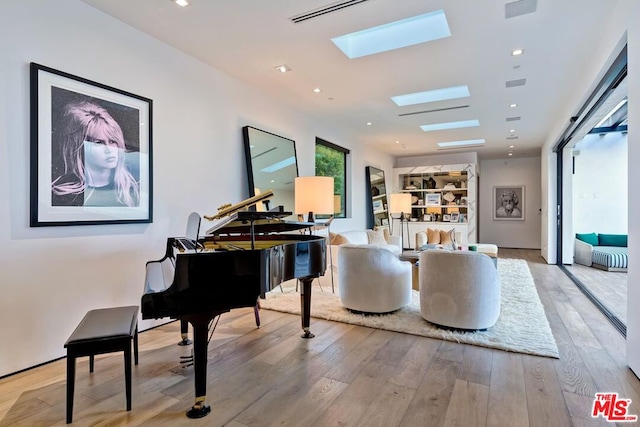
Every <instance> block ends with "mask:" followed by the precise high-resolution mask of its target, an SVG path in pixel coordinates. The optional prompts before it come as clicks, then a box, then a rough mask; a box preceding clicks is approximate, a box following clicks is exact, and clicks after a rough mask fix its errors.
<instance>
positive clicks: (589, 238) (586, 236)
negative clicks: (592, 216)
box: [576, 233, 601, 246]
mask: <svg viewBox="0 0 640 427" xmlns="http://www.w3.org/2000/svg"><path fill="white" fill-rule="evenodd" d="M576 239H578V240H582V241H583V242H585V243H588V244H590V245H592V246H598V245H599V244H601V243H598V235H597V234H596V233H583V234H580V233H576Z"/></svg>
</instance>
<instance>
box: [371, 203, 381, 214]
mask: <svg viewBox="0 0 640 427" xmlns="http://www.w3.org/2000/svg"><path fill="white" fill-rule="evenodd" d="M382 210H383V204H382V200H374V201H373V213H374V214H376V213H378V212H379V211H382Z"/></svg>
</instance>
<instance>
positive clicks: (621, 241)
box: [598, 234, 627, 248]
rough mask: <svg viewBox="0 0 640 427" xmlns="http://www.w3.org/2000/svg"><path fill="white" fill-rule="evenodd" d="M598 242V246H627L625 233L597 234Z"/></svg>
mask: <svg viewBox="0 0 640 427" xmlns="http://www.w3.org/2000/svg"><path fill="white" fill-rule="evenodd" d="M598 242H599V244H600V246H618V247H621V248H626V247H627V235H626V234H598Z"/></svg>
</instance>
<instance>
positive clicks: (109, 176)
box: [30, 63, 153, 227]
mask: <svg viewBox="0 0 640 427" xmlns="http://www.w3.org/2000/svg"><path fill="white" fill-rule="evenodd" d="M30 169H31V170H30V176H31V184H30V189H31V197H30V202H31V203H30V204H31V209H30V217H31V218H30V224H31V226H32V227H40V226H61V225H95V224H116V223H149V222H152V219H153V215H152V212H153V191H152V190H153V179H152V101H151V100H150V99H147V98H144V97H142V96H139V95H134V94H132V93H129V92H125V91H123V90H120V89H116V88H113V87H109V86H106V85H104V84H101V83H97V82H94V81H90V80H87V79H85V78H82V77H78V76H73V75H71V74H68V73H65V72H62V71H58V70H54V69H52V68H49V67H45V66H43V65H39V64H36V63H31V168H30Z"/></svg>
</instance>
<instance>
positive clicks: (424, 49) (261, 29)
mask: <svg viewBox="0 0 640 427" xmlns="http://www.w3.org/2000/svg"><path fill="white" fill-rule="evenodd" d="M83 1H84V2H85V3H87V4H89V5H92V6H94V7H96V8H98V9H100V10H102V11H104V12H105V13H107V14H109V15H112V16H114V17H115V18H117V19H119V20H122V21H124V22H126V23H128V24H130V25H132V26H134V27H136V28H138V29H140V30H141V31H144V32H146V33H148V34H150V35H152V36H154V37H155V38H157V39H159V40H161V41H163V42H166V43H167V44H170V45H172V46H174V47H176V48H178V49H180V50H182V51H184V52H187V53H189V54H190V55H192V56H194V57H196V58H198V59H200V60H202V61H204V62H206V63H208V64H211V65H212V66H213V67H215V68H217V69H220V70H222V71H224V72H226V73H228V74H230V75H232V76H235V77H236V78H238V79H240V80H242V81H244V82H246V83H248V84H249V85H252V86H254V87H256V88H258V89H259V90H261V91H263V92H265V93H267V94H268V95H269V96H272V97H274V98H277V99H279V100H281V101H283V102H285V103H287V104H289V105H291V106H293V107H295V108H296V109H299V110H301V111H303V112H305V113H308V114H312V115H314V116H316V117H318V119H319V120H321V121H323V122H325V123H330V124H332V125H335V126H338V127H345V128H349V129H351V130H355V131H356V133H357V134H358V135H359V136H360V141H359V142H361V143H364V144H370V145H372V146H374V147H376V148H377V149H380V150H382V151H384V152H388V153H390V154H392V155H394V156H413V155H423V154H434V153H451V152H464V151H477V152H478V155H479V157H480V158H500V157H506V156H507V151H508V150H509V148H508V146H509V145H511V144H513V145H515V148H514V149H513V150H514V156H515V157H518V156H531V155H536V154H538V153H539V150H540V147H541V145H542V144H543V142H544V140H545V138H546V137H547V133H548V131H549V129H550V128H551V126H552V125H553V124H554V123H555V122H557V116H558V114H559V113H560V111H562V110H563V107H565V108H566V106H565V104H564V102H566V99H567V98H568V95H569V94H572V93H575V90H576V89H577V88H576V87H575V86H574V85H575V84H576V79H575V76H576V75H580V73H581V72H582V71H583V69H584V68H585V67H586V65H587V64H589V62H590V55H591V46H592V45H593V44H594V43H596V42H597V39H598V38H599V34H598V32H597V31H593V30H591V29H597V28H598V27H599V23H600V22H602V21H606V19H607V17H608V16H609V14H611V12H612V11H613V9H614V7H615V1H613V0H607V1H603V0H538V1H537V8H536V11H535V12H533V13H528V14H525V15H520V16H516V17H513V18H509V19H506V18H505V3H508V2H506V1H505V0H482V1H480V0H474V1H468V0H466V1H465V0H448V1H447V0H368V1H364V2H362V3H360V4H357V5H354V6H351V7H347V8H344V9H341V10H339V11H336V12H333V13H330V14H326V15H324V16H321V17H318V18H314V19H310V20H307V21H303V22H301V23H298V24H295V23H293V22H292V21H291V20H290V19H289V18H291V17H292V16H296V15H299V14H301V13H304V12H308V11H311V10H314V9H317V8H320V7H324V6H326V5H329V4H332V3H333V2H332V1H330V0H329V1H327V0H234V1H231V0H227V1H214V0H190V3H191V4H190V5H189V6H187V7H185V8H181V7H178V6H177V5H175V4H174V3H173V2H171V1H170V0H135V1H131V0H83ZM523 1H524V2H526V3H534V4H535V3H536V1H535V0H523ZM439 9H442V10H444V12H445V14H446V17H447V21H448V23H449V27H450V29H451V33H452V36H451V37H448V38H445V39H441V40H437V41H433V42H429V43H423V44H420V45H415V46H411V47H406V48H402V49H398V50H395V51H391V52H386V53H379V54H375V55H370V56H365V57H361V58H358V59H353V60H350V59H348V58H347V57H346V56H345V55H344V54H343V53H342V52H341V51H340V50H339V49H338V48H337V47H336V46H335V45H334V44H333V43H332V42H331V40H330V39H331V38H332V37H336V36H340V35H343V34H346V33H349V32H353V31H357V30H361V29H365V28H369V27H372V26H377V25H381V24H385V23H388V22H392V21H396V20H400V19H403V18H407V17H411V16H414V15H418V14H423V13H428V12H432V11H435V10H439ZM516 48H522V49H524V51H525V52H524V55H522V56H519V57H514V56H511V51H512V50H513V49H516ZM281 64H286V65H287V66H289V67H290V68H291V69H292V71H291V72H289V73H284V74H283V73H280V72H278V71H276V70H275V68H274V67H276V66H277V65H281ZM594 78H595V76H594ZM515 79H526V85H525V86H520V87H513V88H506V85H505V83H506V82H507V81H510V80H515ZM457 85H468V87H469V90H470V92H471V96H470V97H468V98H461V99H457V100H448V101H441V102H434V103H429V104H421V105H414V106H407V107H397V106H396V105H395V104H394V103H393V102H392V101H391V99H390V97H391V96H394V95H402V94H406V93H412V92H419V91H425V90H431V89H439V88H444V87H449V86H457ZM315 87H319V88H321V89H322V92H321V93H319V94H316V93H314V92H313V89H314V88H315ZM512 103H517V104H518V106H517V107H516V108H510V107H509V105H510V104H512ZM458 106H468V107H466V108H457V109H451V110H446V111H440V112H431V113H422V114H411V115H405V116H400V114H406V113H414V112H421V111H425V110H435V109H442V108H449V107H458ZM576 107H577V106H576ZM508 117H521V119H520V120H519V121H514V122H507V120H506V119H507V118H508ZM470 119H478V120H479V121H480V126H479V127H474V128H466V129H459V130H444V131H435V132H428V133H426V132H423V131H422V130H421V129H420V127H419V126H420V125H423V124H432V123H441V122H449V121H460V120H470ZM567 121H568V118H567ZM367 122H371V123H372V125H371V126H367V124H366V123H367ZM511 129H515V136H517V137H518V139H515V140H508V139H507V138H508V137H509V136H511V134H510V130H511ZM319 136H322V135H319ZM478 138H484V139H485V140H486V144H485V147H483V148H479V149H478V148H473V149H466V150H463V149H458V150H448V151H437V145H436V143H437V142H444V141H454V140H467V139H478ZM395 141H399V143H395ZM333 142H335V143H337V144H340V141H333Z"/></svg>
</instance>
